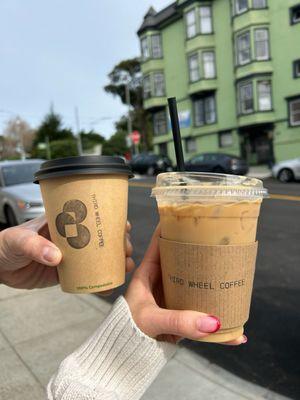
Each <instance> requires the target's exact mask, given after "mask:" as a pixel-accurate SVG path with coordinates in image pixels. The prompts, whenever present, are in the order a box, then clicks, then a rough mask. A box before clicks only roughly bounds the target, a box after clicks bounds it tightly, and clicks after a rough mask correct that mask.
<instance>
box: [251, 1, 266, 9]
mask: <svg viewBox="0 0 300 400" xmlns="http://www.w3.org/2000/svg"><path fill="white" fill-rule="evenodd" d="M263 1H264V5H263V6H262V7H254V0H252V7H253V9H254V10H263V9H264V8H267V7H268V3H267V0H263Z"/></svg>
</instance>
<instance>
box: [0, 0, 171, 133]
mask: <svg viewBox="0 0 300 400" xmlns="http://www.w3.org/2000/svg"><path fill="white" fill-rule="evenodd" d="M171 2H172V1H170V0H152V1H151V0H150V1H148V0H130V1H124V0H123V1H122V0H114V1H103V0H102V1H101V0H51V1H50V0H42V1H41V0H26V1H24V0H1V2H0V37H1V44H0V133H2V131H3V127H4V125H5V122H6V121H7V119H8V118H9V117H11V116H13V115H14V114H18V115H20V116H21V117H22V118H24V119H25V120H27V121H28V122H29V123H30V124H31V125H32V126H33V127H35V126H37V125H38V124H39V122H40V121H41V119H42V118H43V116H44V115H45V113H46V112H47V111H48V110H49V107H50V104H51V102H53V104H54V109H55V111H57V112H58V113H60V114H61V115H62V116H63V119H64V122H65V125H66V126H70V127H72V128H73V127H74V125H75V124H74V106H75V105H77V106H78V108H79V114H80V122H81V127H82V128H85V129H92V128H94V129H95V130H97V131H98V132H100V133H102V134H103V135H104V136H106V137H108V136H110V135H111V134H112V133H113V131H114V122H115V121H116V120H117V119H118V118H119V117H120V116H121V115H122V114H124V113H125V111H126V108H125V107H124V106H123V105H122V104H121V103H120V101H119V100H118V99H117V98H113V97H112V96H110V95H109V94H106V93H105V92H104V90H103V86H104V85H105V84H106V83H107V74H108V72H109V71H110V70H111V69H112V67H113V66H114V65H115V64H116V63H117V62H118V61H120V60H122V59H125V58H131V57H134V56H136V55H138V54H139V43H138V39H137V36H136V30H137V28H138V27H139V25H140V23H141V22H142V19H143V16H144V14H145V13H146V11H147V10H148V8H149V7H150V5H153V6H154V7H155V8H156V9H157V10H160V9H161V8H163V7H165V6H167V5H168V4H170V3H171Z"/></svg>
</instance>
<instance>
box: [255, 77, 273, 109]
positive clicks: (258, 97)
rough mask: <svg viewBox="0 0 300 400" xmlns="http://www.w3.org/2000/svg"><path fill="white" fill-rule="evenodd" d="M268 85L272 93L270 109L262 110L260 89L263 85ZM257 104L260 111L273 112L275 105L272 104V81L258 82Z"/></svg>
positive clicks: (270, 94) (270, 93)
mask: <svg viewBox="0 0 300 400" xmlns="http://www.w3.org/2000/svg"><path fill="white" fill-rule="evenodd" d="M266 83H268V85H269V89H270V92H269V96H270V97H269V100H270V107H269V108H262V107H261V104H260V101H261V93H260V89H259V88H260V85H261V84H266ZM257 102H258V111H271V110H272V107H273V104H272V83H271V81H268V80H264V81H258V82H257Z"/></svg>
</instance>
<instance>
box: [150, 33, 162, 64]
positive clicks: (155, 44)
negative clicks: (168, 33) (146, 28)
mask: <svg viewBox="0 0 300 400" xmlns="http://www.w3.org/2000/svg"><path fill="white" fill-rule="evenodd" d="M151 42H152V57H153V58H161V57H162V47H161V36H160V35H159V34H157V35H152V36H151Z"/></svg>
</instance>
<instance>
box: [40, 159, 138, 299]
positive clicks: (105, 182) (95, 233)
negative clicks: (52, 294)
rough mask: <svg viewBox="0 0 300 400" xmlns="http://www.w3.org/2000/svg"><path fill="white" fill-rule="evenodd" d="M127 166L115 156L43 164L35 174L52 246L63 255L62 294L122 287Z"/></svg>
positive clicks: (60, 160)
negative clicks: (54, 245) (63, 292)
mask: <svg viewBox="0 0 300 400" xmlns="http://www.w3.org/2000/svg"><path fill="white" fill-rule="evenodd" d="M131 176H132V173H131V171H130V169H129V167H128V166H127V165H126V164H125V163H124V161H123V160H122V159H121V158H119V157H109V156H82V157H69V158H64V159H57V160H51V161H47V162H45V163H43V164H42V166H41V169H40V170H39V171H38V172H37V173H36V175H35V182H38V183H39V184H40V187H41V192H42V196H43V200H44V205H45V210H46V217H47V220H48V225H49V231H50V236H51V239H52V241H53V242H54V243H55V244H56V245H57V247H58V248H59V249H60V250H61V251H62V254H63V259H62V262H61V263H60V265H59V266H58V274H59V281H60V284H61V287H62V290H64V291H66V292H71V293H92V292H101V291H106V290H109V289H113V288H115V287H118V286H120V285H122V284H123V283H124V282H125V260H126V254H125V252H126V221H127V198H128V178H129V177H131Z"/></svg>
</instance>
